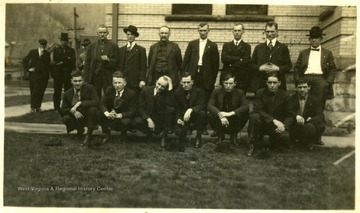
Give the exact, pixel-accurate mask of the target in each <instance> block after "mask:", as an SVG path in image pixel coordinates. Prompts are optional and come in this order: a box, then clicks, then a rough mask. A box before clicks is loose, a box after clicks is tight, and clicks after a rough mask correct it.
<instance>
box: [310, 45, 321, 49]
mask: <svg viewBox="0 0 360 213" xmlns="http://www.w3.org/2000/svg"><path fill="white" fill-rule="evenodd" d="M310 49H319V50H321V45H319V46H318V47H316V48H315V47H313V46H310Z"/></svg>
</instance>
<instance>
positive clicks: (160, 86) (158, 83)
mask: <svg viewBox="0 0 360 213" xmlns="http://www.w3.org/2000/svg"><path fill="white" fill-rule="evenodd" d="M167 86H168V83H167V82H166V81H165V80H164V79H163V78H162V77H160V78H159V79H158V80H157V81H156V85H155V87H156V90H157V91H158V92H159V93H161V92H162V91H164V90H165V89H166V88H167Z"/></svg>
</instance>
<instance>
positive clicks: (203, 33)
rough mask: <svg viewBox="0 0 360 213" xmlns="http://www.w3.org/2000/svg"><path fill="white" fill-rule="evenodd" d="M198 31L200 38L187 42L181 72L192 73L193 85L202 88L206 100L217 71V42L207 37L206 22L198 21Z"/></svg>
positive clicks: (207, 26) (212, 86)
mask: <svg viewBox="0 0 360 213" xmlns="http://www.w3.org/2000/svg"><path fill="white" fill-rule="evenodd" d="M198 32H199V35H200V39H196V40H193V41H190V42H189V44H188V46H187V48H186V51H185V56H184V62H183V67H182V68H183V72H188V73H190V74H191V75H192V77H193V79H194V86H195V87H197V88H200V89H203V90H204V95H205V101H206V102H207V101H209V98H210V94H211V92H212V91H213V89H214V84H215V81H216V77H217V74H218V71H219V50H218V46H217V44H216V43H214V42H212V41H210V39H208V33H209V32H210V28H209V25H208V24H207V23H200V24H199V29H198Z"/></svg>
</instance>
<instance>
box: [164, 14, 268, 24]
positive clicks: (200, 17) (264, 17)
mask: <svg viewBox="0 0 360 213" xmlns="http://www.w3.org/2000/svg"><path fill="white" fill-rule="evenodd" d="M274 19H275V17H274V16H268V15H222V16H213V15H166V16H165V21H224V22H227V21H232V22H234V21H250V22H267V21H274Z"/></svg>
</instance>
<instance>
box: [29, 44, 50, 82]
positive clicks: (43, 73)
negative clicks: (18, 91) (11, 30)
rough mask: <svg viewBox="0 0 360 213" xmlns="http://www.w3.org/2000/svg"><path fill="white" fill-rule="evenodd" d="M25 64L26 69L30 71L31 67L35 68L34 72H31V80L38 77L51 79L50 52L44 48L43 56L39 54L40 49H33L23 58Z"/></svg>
mask: <svg viewBox="0 0 360 213" xmlns="http://www.w3.org/2000/svg"><path fill="white" fill-rule="evenodd" d="M23 66H24V69H25V70H26V71H29V69H30V68H33V67H34V68H35V71H34V72H30V75H29V78H30V80H38V79H41V78H43V79H46V80H47V79H49V69H50V53H49V52H48V51H46V50H44V53H43V54H42V56H41V57H40V56H39V50H38V49H33V50H30V51H29V53H28V54H27V55H26V56H25V58H24V59H23Z"/></svg>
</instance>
